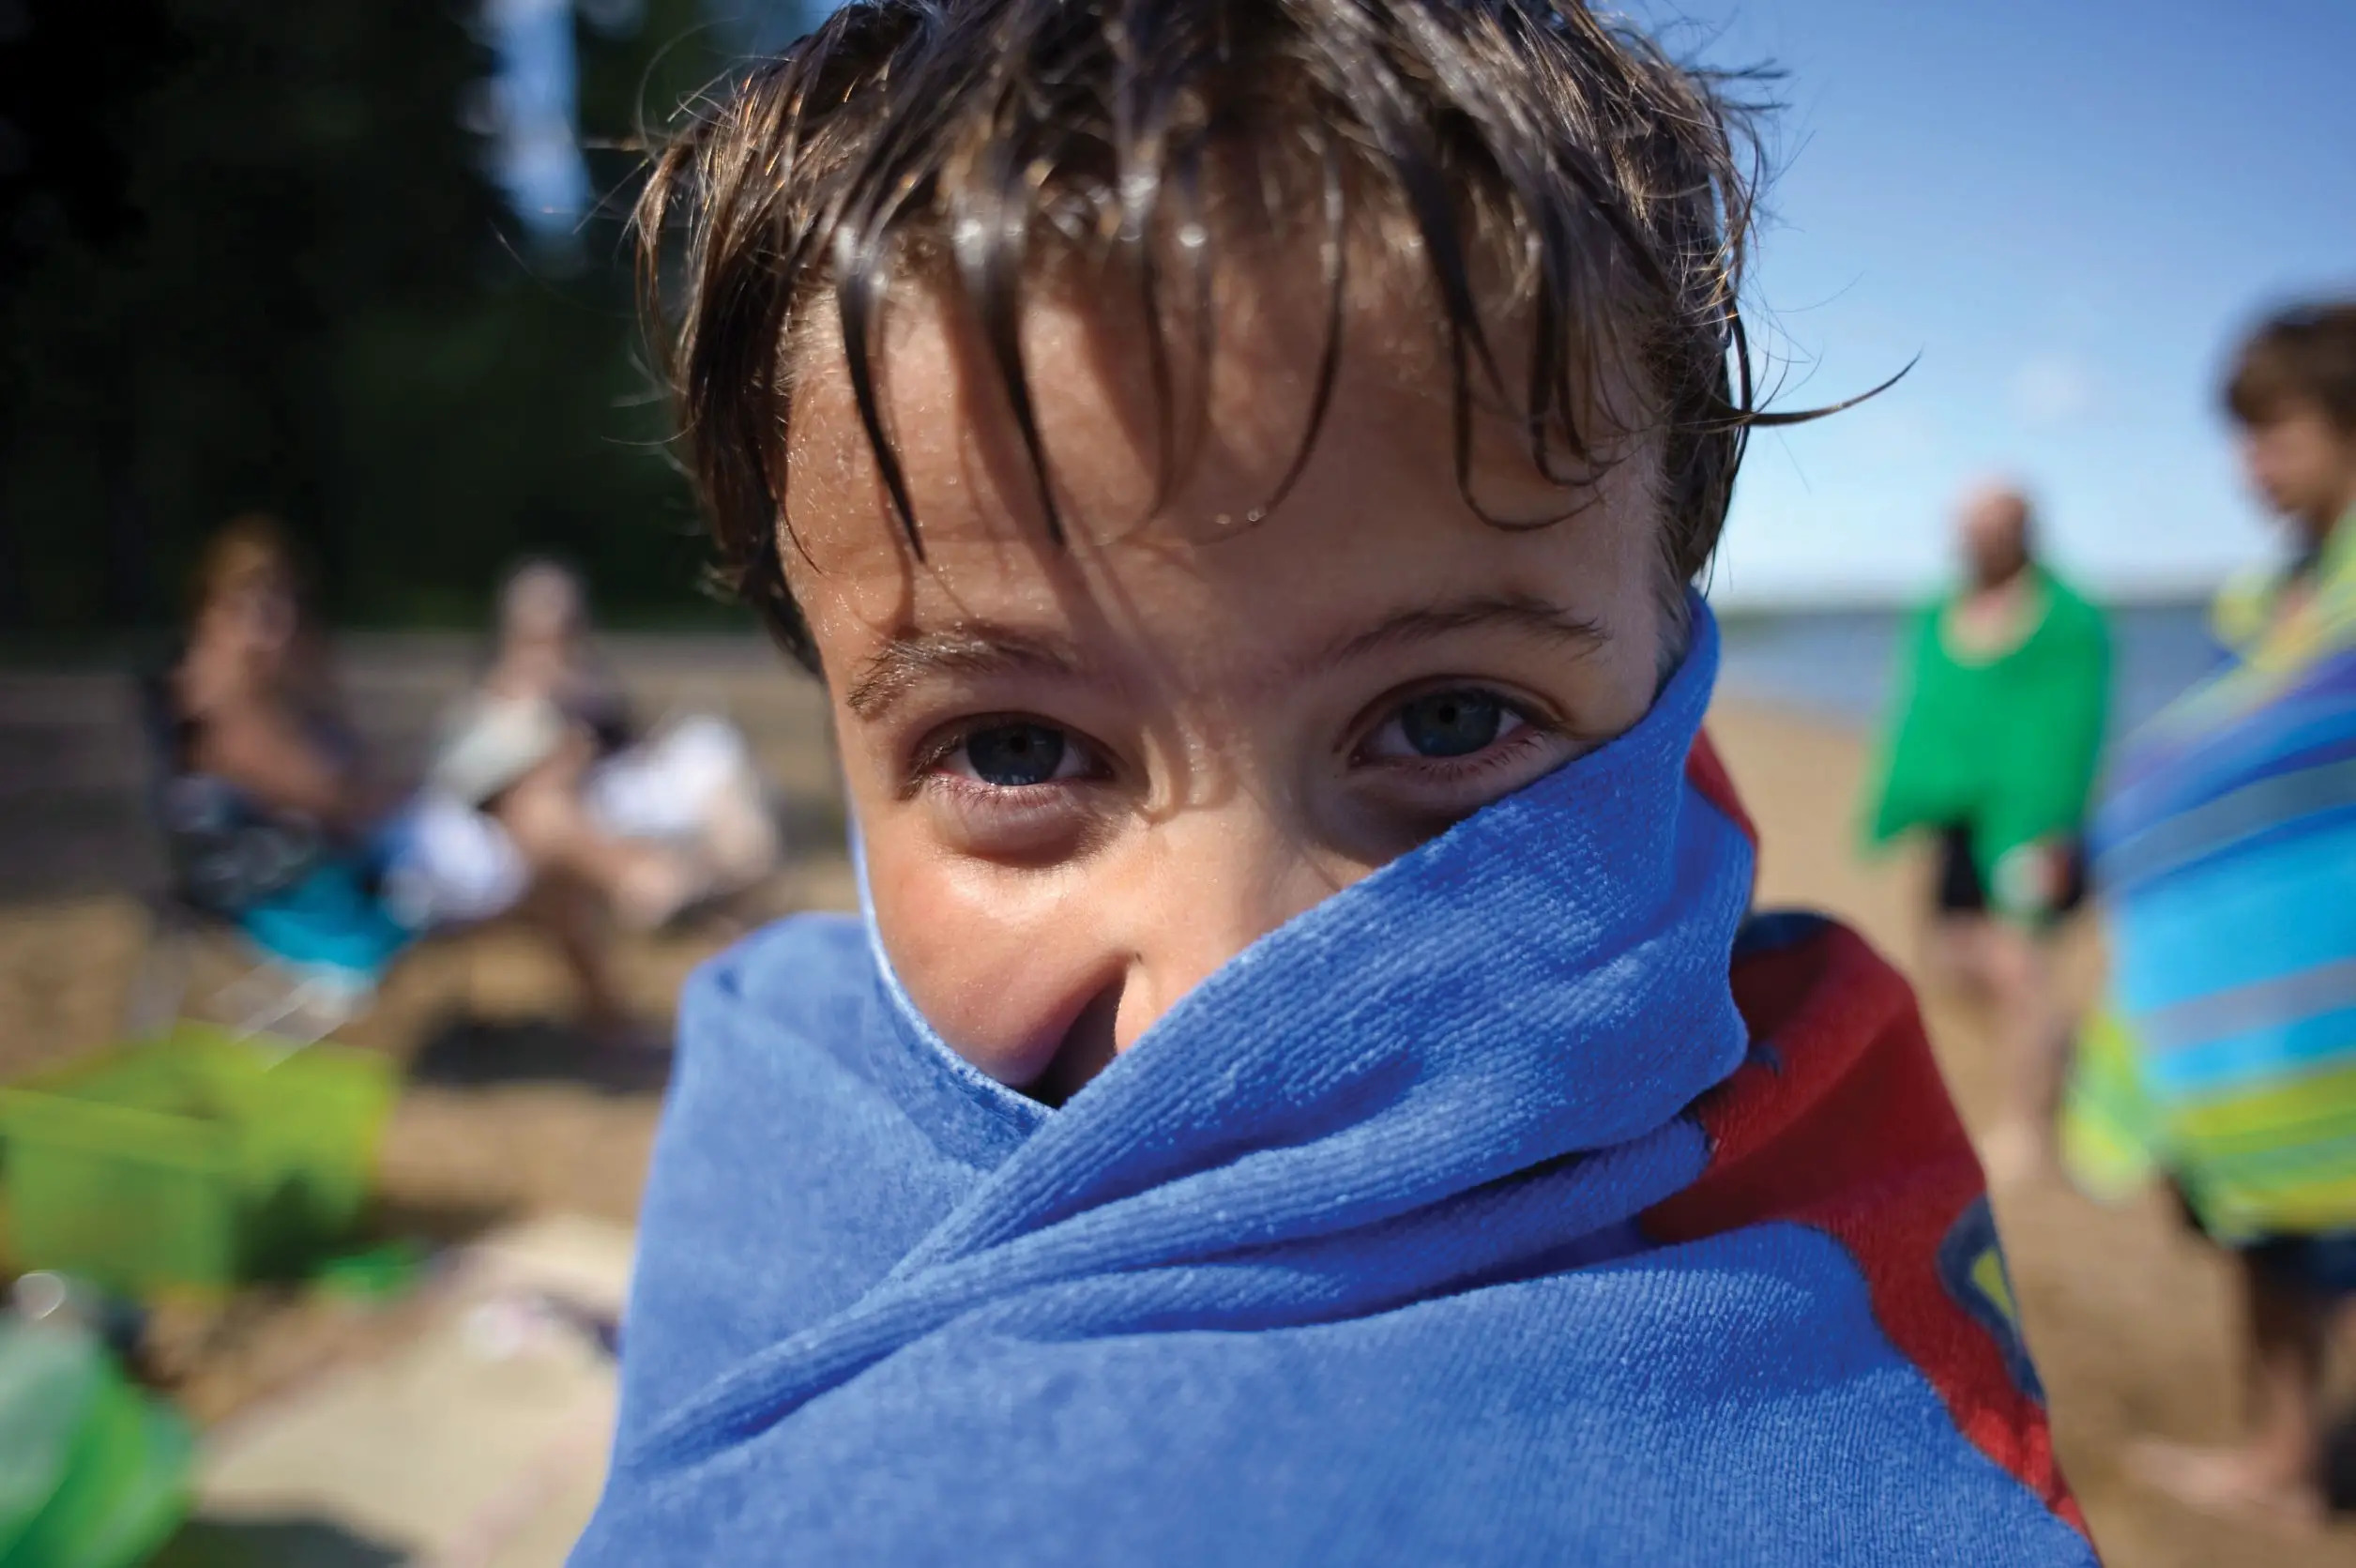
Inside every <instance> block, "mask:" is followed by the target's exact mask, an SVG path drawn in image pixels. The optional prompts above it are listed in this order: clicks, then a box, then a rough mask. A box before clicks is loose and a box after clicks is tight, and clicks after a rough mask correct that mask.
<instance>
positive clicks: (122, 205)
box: [0, 0, 715, 630]
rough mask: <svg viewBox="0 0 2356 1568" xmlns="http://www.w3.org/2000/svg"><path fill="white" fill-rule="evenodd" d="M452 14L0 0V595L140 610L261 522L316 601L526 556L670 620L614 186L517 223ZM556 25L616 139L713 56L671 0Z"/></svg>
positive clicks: (78, 621) (651, 408) (380, 600)
mask: <svg viewBox="0 0 2356 1568" xmlns="http://www.w3.org/2000/svg"><path fill="white" fill-rule="evenodd" d="M471 10H472V8H471V7H466V8H452V7H447V6H440V5H433V4H399V5H394V4H369V5H319V4H316V3H314V0H116V3H110V4H109V5H107V6H103V7H94V6H88V5H84V4H82V3H80V0H32V3H29V4H28V3H27V0H0V95H5V96H0V246H5V249H4V250H0V333H5V338H4V339H0V356H4V358H0V367H4V373H0V534H4V535H5V538H4V539H0V616H6V617H8V621H9V622H10V623H13V624H18V625H25V626H32V627H38V628H45V629H63V630H81V629H87V628H92V627H97V626H102V625H125V624H136V623H143V622H153V621H155V620H158V619H160V618H164V617H169V616H170V615H171V614H172V613H173V612H174V611H175V608H176V602H177V587H178V585H179V583H180V582H181V580H182V579H183V577H184V575H185V572H186V571H187V568H188V565H189V562H190V558H191V557H192V556H193V554H194V552H195V551H196V550H197V548H198V547H199V546H200V545H201V542H202V540H204V538H205V535H206V534H207V533H208V532H209V531H210V530H211V529H212V528H213V527H215V526H216V525H218V524H219V523H220V521H221V520H222V519H223V518H225V517H227V516H229V515H231V514H234V513H236V512H237V511H241V510H255V509H258V510H268V511H272V512H275V513H277V514H279V515H280V516H281V517H283V518H284V519H285V520H286V521H287V523H288V525H289V526H290V528H291V529H292V530H293V531H294V532H295V533H296V536H297V537H298V538H299V539H300V540H303V541H304V543H305V544H306V546H307V548H308V550H309V552H310V553H311V555H312V558H313V564H314V566H315V568H316V571H317V575H318V579H319V586H320V589H321V592H322V597H323V599H324V600H325V601H326V604H327V608H328V609H329V611H330V613H332V614H334V615H337V616H339V617H345V618H348V619H357V620H364V621H371V622H417V621H441V622H448V621H454V620H459V619H462V618H467V617H473V616H475V615H477V614H479V611H480V609H481V606H482V604H483V602H484V601H485V600H486V598H487V596H488V594H489V592H490V590H491V588H492V586H493V584H494V580H495V577H496V574H497V571H498V570H499V568H500V567H501V565H502V564H503V563H504V562H506V561H507V560H509V559H510V558H512V557H513V556H515V555H517V554H518V553H520V552H523V551H526V550H549V549H554V550H558V551H562V552H564V553H566V554H568V555H570V556H573V557H574V558H575V559H577V560H578V561H580V562H581V563H582V564H583V565H584V566H585V568H587V570H588V571H589V572H590V574H591V577H592V579H593V581H594V582H595V583H596V585H597V586H598V588H599V591H600V598H601V600H603V601H605V602H606V603H607V605H608V606H609V607H610V608H612V609H615V610H617V611H620V612H622V613H624V614H635V615H640V616H648V615H662V614H677V613H681V612H683V611H684V612H691V613H692V611H693V610H694V608H695V606H697V605H698V603H699V602H700V601H699V600H698V599H697V597H696V594H695V581H696V568H697V564H698V562H699V559H700V550H699V546H698V544H697V543H696V541H695V540H694V538H693V528H692V513H691V510H690V509H689V506H688V504H687V501H686V498H685V495H684V493H683V491H682V489H681V487H680V485H679V483H678V481H677V480H676V476H675V475H674V474H673V473H672V472H671V470H670V469H669V467H668V465H667V464H666V463H665V462H664V460H663V458H662V456H661V439H662V436H663V434H665V428H666V427H665V413H664V410H663V408H662V407H661V402H660V400H659V399H655V398H653V397H651V396H649V395H648V394H649V388H648V384H647V380H646V374H645V372H644V370H643V367H642V365H641V363H640V356H639V353H638V346H639V339H638V335H637V331H636V327H635V324H634V321H633V318H632V313H631V293H630V285H629V279H628V276H627V266H626V257H625V255H624V252H623V246H622V238H621V231H620V223H619V212H620V209H621V208H622V207H624V206H626V205H627V200H628V194H629V191H628V186H629V183H630V180H631V166H632V164H633V161H634V160H632V159H631V156H630V155H629V154H627V153H626V152H622V151H603V152H600V153H597V154H595V155H594V162H593V168H594V171H595V173H596V175H597V176H598V178H599V179H600V180H601V181H602V182H603V187H602V189H603V190H605V191H606V192H607V194H608V196H609V200H608V201H607V202H606V203H605V204H604V205H603V206H601V207H600V209H599V210H598V211H596V212H593V213H592V214H590V215H589V216H588V217H586V218H585V220H584V221H583V222H582V223H581V225H580V227H579V229H578V231H577V233H576V234H575V235H573V236H571V238H570V241H569V242H568V243H565V244H561V245H557V246H554V247H552V246H548V245H546V244H544V243H541V242H539V241H535V240H532V239H530V238H528V237H526V235H525V232H524V229H523V228H522V227H521V226H520V225H518V224H517V223H516V222H515V221H514V220H513V217H512V215H511V214H509V212H508V211H507V210H506V208H505V206H503V204H502V201H501V199H500V197H499V195H498V193H497V192H496V190H495V189H494V186H493V184H492V182H491V181H490V179H489V177H488V173H487V167H486V160H487V158H488V155H489V147H488V145H487V144H486V142H485V140H484V138H483V137H482V136H481V135H479V134H478V132H477V131H476V130H473V129H467V127H466V126H465V125H464V124H462V115H461V114H460V109H461V106H462V105H463V104H464V103H466V102H467V101H469V100H470V98H471V97H476V96H479V92H480V84H481V83H482V82H483V81H484V80H485V78H486V77H487V76H488V75H489V73H490V72H491V69H492V62H491V59H490V55H489V52H488V51H487V49H486V48H485V46H484V44H483V42H482V40H481V38H479V36H478V35H477V33H475V32H474V31H471V30H470V26H469V23H470V21H471ZM595 12H602V13H605V21H606V25H605V26H603V27H601V28H600V27H583V28H581V29H580V53H581V59H582V67H583V70H582V75H583V88H584V91H583V126H584V131H585V135H586V137H587V138H588V139H589V140H590V141H591V142H592V143H593V144H596V145H612V144H618V143H623V142H626V141H627V140H628V139H629V137H630V136H631V132H632V131H633V130H634V129H635V125H636V122H637V118H638V109H639V106H640V105H641V104H642V103H643V104H645V105H646V106H647V107H648V108H649V109H650V111H651V112H652V113H653V114H654V116H655V117H656V118H658V119H659V118H660V117H661V111H662V110H663V109H664V108H665V107H666V106H667V105H668V104H669V103H671V102H673V101H676V99H677V98H678V97H679V96H680V95H681V94H682V93H684V92H685V91H686V90H688V89H689V88H690V87H691V86H692V85H693V84H698V83H700V82H701V81H702V80H703V79H704V78H705V77H706V76H707V75H708V74H709V73H710V72H711V71H712V69H715V68H714V64H713V55H712V53H711V51H710V50H709V49H708V48H707V47H706V46H705V45H704V44H702V43H701V42H700V41H699V40H700V38H701V37H702V30H701V29H700V28H699V27H698V25H697V23H698V20H699V19H698V17H697V15H696V13H695V10H694V8H693V6H692V3H691V0H668V3H665V0H655V3H654V4H651V5H648V6H646V7H645V8H643V10H638V9H636V8H628V7H615V6H611V5H608V6H604V7H601V8H595V11H593V14H595Z"/></svg>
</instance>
